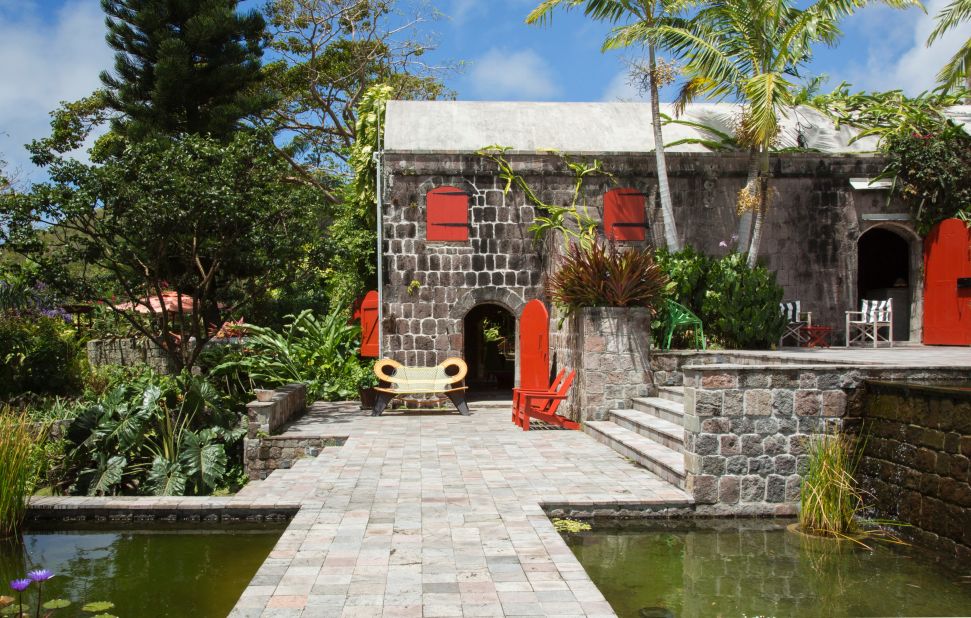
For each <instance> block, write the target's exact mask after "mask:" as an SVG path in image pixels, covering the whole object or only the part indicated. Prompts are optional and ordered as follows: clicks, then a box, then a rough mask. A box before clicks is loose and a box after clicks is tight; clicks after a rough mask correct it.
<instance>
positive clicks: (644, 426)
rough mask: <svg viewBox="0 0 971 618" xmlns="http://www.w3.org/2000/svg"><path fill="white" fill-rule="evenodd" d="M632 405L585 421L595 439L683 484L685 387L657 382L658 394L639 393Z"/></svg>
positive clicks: (676, 484) (665, 478)
mask: <svg viewBox="0 0 971 618" xmlns="http://www.w3.org/2000/svg"><path fill="white" fill-rule="evenodd" d="M631 405H632V408H630V409H625V410H611V411H610V412H609V413H608V414H607V420H604V421H588V422H587V423H585V424H584V425H583V430H584V431H586V432H587V433H588V434H590V435H591V436H592V437H593V438H594V439H595V440H597V441H598V442H601V443H603V444H606V445H607V446H609V447H611V448H612V449H614V450H615V451H617V452H618V453H620V454H621V455H623V456H625V457H627V458H629V459H631V460H633V461H634V462H635V463H637V464H639V465H641V466H643V467H645V468H647V469H648V470H650V471H651V472H653V473H654V474H656V475H657V476H659V477H660V478H662V479H664V480H665V481H667V482H669V483H671V484H672V485H675V486H677V487H681V488H684V388H683V387H681V386H660V387H658V396H657V397H639V398H635V399H634V400H633V401H632V402H631Z"/></svg>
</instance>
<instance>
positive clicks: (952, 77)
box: [927, 0, 971, 102]
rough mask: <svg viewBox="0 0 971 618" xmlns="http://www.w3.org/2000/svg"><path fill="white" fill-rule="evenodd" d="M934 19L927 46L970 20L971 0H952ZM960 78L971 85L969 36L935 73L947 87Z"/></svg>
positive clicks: (952, 85)
mask: <svg viewBox="0 0 971 618" xmlns="http://www.w3.org/2000/svg"><path fill="white" fill-rule="evenodd" d="M935 21H936V22H937V24H936V25H935V26H934V30H933V31H932V32H931V34H930V36H928V37H927V45H928V46H930V45H931V44H933V43H934V41H936V40H937V39H938V38H940V37H942V36H944V34H945V33H946V32H948V31H949V30H951V29H953V28H958V27H960V26H961V24H962V23H964V22H967V21H971V0H952V1H951V3H950V4H948V5H947V6H946V7H944V8H943V9H942V10H941V12H940V13H938V14H937V17H936V18H935ZM961 80H964V81H965V83H967V84H968V86H969V87H971V36H969V37H968V38H967V40H966V41H965V42H964V44H963V45H961V47H960V49H958V50H957V51H956V52H954V55H953V56H951V58H950V60H948V61H947V63H946V64H945V65H944V66H943V67H942V68H941V70H940V71H939V72H938V73H937V81H939V82H940V83H941V84H943V85H944V86H945V87H947V88H954V87H955V86H956V85H957V84H958V83H959V82H960V81H961ZM969 97H971V95H969ZM966 98H968V97H966ZM965 102H967V101H965Z"/></svg>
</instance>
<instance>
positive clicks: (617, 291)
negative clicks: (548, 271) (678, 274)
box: [548, 241, 668, 315]
mask: <svg viewBox="0 0 971 618" xmlns="http://www.w3.org/2000/svg"><path fill="white" fill-rule="evenodd" d="M667 283H668V278H667V276H666V275H665V274H664V272H663V271H662V270H661V268H660V267H659V266H658V265H657V263H655V261H654V252H653V251H652V250H650V249H634V248H625V249H620V248H618V247H617V246H616V245H614V244H612V243H610V244H604V243H600V242H597V241H594V242H591V243H590V244H589V245H585V246H584V245H580V244H577V243H574V244H571V245H570V248H569V249H568V250H567V253H566V255H565V256H564V258H563V260H562V262H561V263H560V264H559V267H558V269H557V271H556V272H555V273H554V274H553V276H552V277H550V281H549V285H548V287H549V290H550V296H551V297H552V299H553V302H554V303H555V304H556V305H557V306H559V307H560V308H562V309H563V310H564V313H565V314H566V315H569V314H570V313H573V312H574V311H576V310H577V309H581V308H584V307H647V308H649V309H650V308H652V307H654V305H655V304H656V303H657V301H658V300H659V299H660V298H661V297H662V295H663V294H664V290H665V287H666V286H667Z"/></svg>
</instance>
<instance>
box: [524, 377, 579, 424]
mask: <svg viewBox="0 0 971 618" xmlns="http://www.w3.org/2000/svg"><path fill="white" fill-rule="evenodd" d="M565 374H566V369H560V373H558V374H556V378H555V379H554V380H553V384H552V385H551V386H550V387H549V388H547V389H546V390H537V389H530V388H514V389H512V422H514V423H516V424H517V425H520V426H522V421H521V420H520V419H519V399H520V396H521V395H522V394H523V393H540V394H543V393H551V392H556V389H557V388H559V386H560V382H562V381H563V376H564V375H565Z"/></svg>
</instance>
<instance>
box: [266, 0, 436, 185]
mask: <svg viewBox="0 0 971 618" xmlns="http://www.w3.org/2000/svg"><path fill="white" fill-rule="evenodd" d="M405 6H407V3H406V1H405V0H302V1H299V2H294V1H293V0H271V1H270V2H268V3H267V5H266V7H265V9H264V10H265V14H266V16H267V21H268V23H269V30H270V34H271V41H270V49H272V50H273V52H274V56H275V57H277V58H279V60H277V61H275V62H273V63H271V64H269V65H268V66H267V67H266V79H267V83H268V85H269V87H270V88H272V89H273V90H274V91H275V92H276V93H278V94H279V100H278V102H277V104H276V105H275V106H274V107H273V108H272V109H271V110H269V111H268V112H267V113H266V114H264V115H263V117H262V120H261V121H262V123H263V124H264V125H265V126H266V127H268V128H270V129H271V130H273V131H274V132H276V133H277V135H278V136H280V138H281V139H284V140H286V143H284V144H283V145H282V146H281V147H280V152H281V154H283V155H284V156H285V157H286V158H287V160H288V161H289V162H290V163H291V165H292V166H293V169H294V171H295V173H296V175H297V176H298V177H299V178H301V179H302V180H303V181H304V182H306V183H308V184H310V185H312V186H314V187H316V188H317V189H318V190H320V191H321V192H323V193H324V194H325V195H326V196H327V197H328V198H329V199H330V200H331V201H332V202H340V201H341V200H342V196H341V195H340V192H339V191H337V190H335V186H334V185H333V183H332V182H329V180H330V179H333V178H334V177H335V176H337V177H346V175H347V173H348V163H349V157H350V155H351V147H352V145H353V144H354V142H355V139H356V135H357V120H358V116H357V109H358V106H359V105H360V104H361V103H362V101H363V100H364V97H365V94H366V93H367V92H368V89H369V88H371V87H372V86H375V85H377V84H384V85H386V86H388V87H390V89H391V96H390V98H393V99H434V98H438V97H440V96H443V95H445V94H447V93H446V91H445V89H444V87H443V85H442V83H441V82H440V81H439V80H438V79H437V78H436V72H437V68H436V67H431V66H429V65H427V64H425V63H424V62H423V57H424V55H425V53H426V52H427V51H428V50H429V49H430V44H429V43H428V42H426V41H423V40H420V39H419V37H418V35H417V33H416V29H417V28H418V26H419V25H420V24H422V23H423V22H424V21H425V17H424V16H422V15H421V14H420V13H416V14H415V15H414V16H412V17H410V18H405V19H402V18H401V15H400V13H401V10H400V9H402V7H405Z"/></svg>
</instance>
